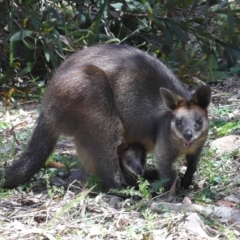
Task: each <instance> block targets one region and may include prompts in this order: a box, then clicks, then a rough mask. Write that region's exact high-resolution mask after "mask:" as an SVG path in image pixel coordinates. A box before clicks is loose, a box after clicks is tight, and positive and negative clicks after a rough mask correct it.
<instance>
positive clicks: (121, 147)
mask: <svg viewBox="0 0 240 240" xmlns="http://www.w3.org/2000/svg"><path fill="white" fill-rule="evenodd" d="M127 149H128V144H127V143H121V144H120V145H119V146H118V147H117V154H118V156H119V157H122V156H123V154H124V152H125V151H126V150H127Z"/></svg>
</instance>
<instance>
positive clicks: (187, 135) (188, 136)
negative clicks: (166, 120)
mask: <svg viewBox="0 0 240 240" xmlns="http://www.w3.org/2000/svg"><path fill="white" fill-rule="evenodd" d="M183 136H184V138H185V139H186V140H187V141H190V140H191V139H192V136H193V134H192V131H191V130H189V129H186V130H184V132H183Z"/></svg>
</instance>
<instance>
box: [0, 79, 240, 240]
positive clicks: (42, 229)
mask: <svg viewBox="0 0 240 240" xmlns="http://www.w3.org/2000/svg"><path fill="white" fill-rule="evenodd" d="M212 93H213V98H212V105H211V106H210V109H209V118H210V120H211V127H210V132H209V138H208V141H207V143H206V145H205V147H204V151H203V154H202V156H201V160H200V162H199V167H198V171H197V173H196V176H195V179H194V183H193V186H191V187H190V189H188V190H187V191H183V190H176V187H175V186H173V188H172V191H171V192H170V193H162V192H161V193H160V194H159V195H158V196H157V197H154V198H153V197H152V195H151V189H153V188H154V186H155V190H156V185H154V184H153V185H151V186H150V187H149V186H147V184H146V183H145V182H144V181H141V182H140V187H139V188H140V189H139V190H138V192H137V193H136V191H135V192H134V190H127V192H128V193H130V192H134V194H133V195H135V196H134V197H124V198H121V197H117V196H114V195H111V194H102V193H99V192H98V191H97V189H96V188H94V189H93V188H92V187H93V186H94V185H95V182H96V181H95V179H94V178H90V180H88V182H87V183H85V182H86V181H82V182H81V183H80V184H77V180H78V179H79V178H80V177H82V176H84V177H83V178H84V179H86V178H87V176H86V174H85V173H83V172H82V170H81V171H80V172H79V171H77V170H72V169H74V168H76V167H77V161H76V157H75V151H74V148H72V145H71V139H65V138H63V139H60V142H59V143H58V146H57V149H56V151H55V153H54V155H52V156H51V158H50V159H51V160H55V161H60V162H62V163H63V164H64V165H65V168H66V169H67V170H63V169H60V170H59V169H50V168H47V169H43V170H41V171H40V172H39V173H38V174H36V175H35V176H34V178H33V179H31V181H30V182H29V183H26V184H24V185H21V186H19V187H18V188H16V189H12V190H5V189H0V239H9V240H10V239H11V240H13V239H25V240H28V239H50V240H52V239H69V240H70V239H144V240H145V239H151V240H154V239H213V238H214V239H239V238H240V211H239V210H238V209H239V206H240V190H239V185H240V180H239V179H240V171H239V168H240V153H239V151H238V149H237V150H236V151H233V152H230V153H224V154H223V153H221V154H218V152H216V151H215V150H212V149H211V148H210V143H211V142H213V141H214V140H215V139H219V138H220V137H223V136H226V135H232V134H234V135H237V136H239V137H240V122H239V119H240V83H239V80H238V81H236V80H231V79H228V80H227V81H222V82H219V84H218V85H216V86H213V88H212ZM37 108H38V104H37V103H36V102H22V103H19V105H18V106H17V108H13V107H12V106H9V107H7V108H5V107H4V103H3V105H2V106H1V111H0V137H1V142H0V144H1V153H0V158H1V159H0V161H1V165H2V166H7V165H9V164H10V163H11V161H12V160H13V159H17V158H18V156H19V155H20V154H21V153H22V151H23V150H24V147H25V146H26V143H27V140H28V139H29V136H30V134H31V132H32V129H33V127H34V123H35V120H36V118H37V113H38V112H37ZM226 145H228V143H226ZM151 161H152V159H151V156H150V160H149V162H151ZM176 170H177V171H178V172H179V171H183V170H184V166H183V165H182V161H181V160H180V161H179V163H178V164H176ZM84 174H85V175H84ZM69 175H70V178H69V177H68V176H69ZM160 190H161V189H159V188H158V189H157V191H158V192H159V191H160ZM136 195H139V196H140V197H137V196H136Z"/></svg>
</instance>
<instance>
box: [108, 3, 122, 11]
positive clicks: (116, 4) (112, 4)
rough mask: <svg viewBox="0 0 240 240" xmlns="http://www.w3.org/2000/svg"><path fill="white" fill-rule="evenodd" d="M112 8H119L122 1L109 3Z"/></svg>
mask: <svg viewBox="0 0 240 240" xmlns="http://www.w3.org/2000/svg"><path fill="white" fill-rule="evenodd" d="M110 5H111V6H112V7H113V8H115V9H116V10H121V9H122V6H123V3H111V4H110Z"/></svg>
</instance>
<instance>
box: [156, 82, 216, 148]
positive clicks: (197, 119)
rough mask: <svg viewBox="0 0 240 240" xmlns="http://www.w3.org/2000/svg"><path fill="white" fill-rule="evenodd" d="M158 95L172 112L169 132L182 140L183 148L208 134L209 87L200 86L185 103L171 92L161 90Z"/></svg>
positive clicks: (184, 100)
mask: <svg viewBox="0 0 240 240" xmlns="http://www.w3.org/2000/svg"><path fill="white" fill-rule="evenodd" d="M160 94H161V96H162V98H163V100H164V102H165V105H166V106H167V107H168V108H169V109H170V110H171V111H172V113H173V117H172V119H171V131H172V133H173V134H174V137H175V138H178V139H179V140H182V142H183V145H184V147H185V148H189V147H191V145H192V143H194V142H196V141H198V139H200V138H202V137H203V138H206V137H207V133H208V117H207V107H208V105H209V104H210V101H211V89H210V87H209V86H207V85H204V86H201V87H200V88H199V89H198V90H197V91H196V92H195V93H194V94H193V95H192V99H191V100H189V101H187V100H186V99H184V98H182V97H181V96H179V95H177V94H174V93H172V92H171V91H169V90H167V89H164V88H161V89H160Z"/></svg>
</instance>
